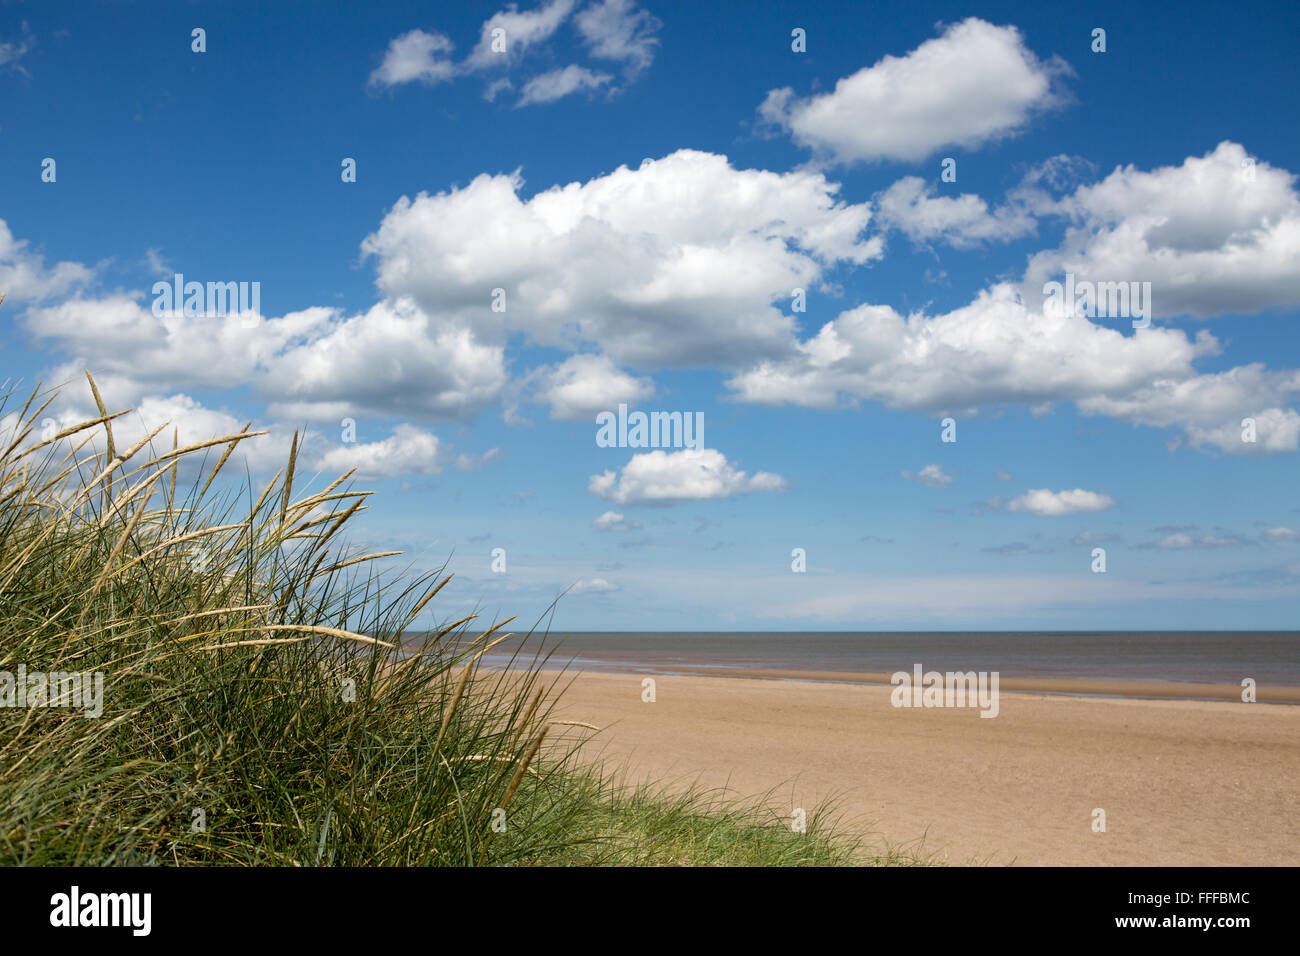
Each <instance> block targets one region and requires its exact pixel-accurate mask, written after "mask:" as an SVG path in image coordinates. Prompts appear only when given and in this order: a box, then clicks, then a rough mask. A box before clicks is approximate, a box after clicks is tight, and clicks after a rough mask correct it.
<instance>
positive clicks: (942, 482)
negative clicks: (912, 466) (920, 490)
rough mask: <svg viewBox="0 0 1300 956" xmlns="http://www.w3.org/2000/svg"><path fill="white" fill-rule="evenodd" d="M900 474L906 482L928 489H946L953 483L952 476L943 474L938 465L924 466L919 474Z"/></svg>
mask: <svg viewBox="0 0 1300 956" xmlns="http://www.w3.org/2000/svg"><path fill="white" fill-rule="evenodd" d="M901 474H902V476H903V477H904V478H906V479H907V480H908V481H914V482H916V483H917V484H918V485H925V486H926V487H928V488H947V487H948V486H949V485H951V484H952V482H953V477H952V475H947V474H944V471H943V469H942V468H941V467H939V466H938V465H926V466H925V467H924V468H922V469H921V470H920V471H919V472H914V471H904V472H902V473H901Z"/></svg>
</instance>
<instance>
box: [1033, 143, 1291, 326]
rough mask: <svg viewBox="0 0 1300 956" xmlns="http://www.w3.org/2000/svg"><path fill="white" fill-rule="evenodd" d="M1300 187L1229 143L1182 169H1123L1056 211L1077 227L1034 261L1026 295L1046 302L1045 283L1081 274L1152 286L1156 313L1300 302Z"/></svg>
mask: <svg viewBox="0 0 1300 956" xmlns="http://www.w3.org/2000/svg"><path fill="white" fill-rule="evenodd" d="M1295 181H1296V177H1295V176H1294V175H1293V174H1292V173H1288V172H1287V171H1286V170H1283V169H1278V168H1277V167H1275V166H1270V165H1269V164H1268V163H1266V162H1263V161H1259V162H1255V161H1254V160H1253V159H1252V158H1251V157H1250V156H1249V155H1248V154H1247V153H1246V150H1245V149H1244V148H1243V147H1242V146H1240V145H1239V144H1237V143H1232V142H1226V141H1225V142H1222V143H1220V144H1219V145H1218V146H1217V147H1216V148H1215V149H1214V150H1213V151H1212V152H1209V153H1207V154H1205V155H1204V156H1200V157H1195V156H1193V157H1188V158H1187V159H1186V160H1184V161H1183V163H1182V165H1181V166H1162V167H1160V168H1157V169H1154V170H1151V171H1150V172H1147V171H1143V170H1139V169H1136V168H1134V167H1133V166H1124V167H1121V168H1118V169H1116V170H1115V171H1114V172H1113V173H1111V174H1110V175H1109V176H1107V177H1106V178H1105V179H1104V180H1102V181H1101V182H1099V183H1097V184H1095V185H1090V186H1082V187H1080V188H1079V189H1077V190H1076V191H1075V192H1074V193H1073V194H1071V195H1069V196H1066V197H1065V198H1063V199H1061V200H1059V201H1058V202H1057V203H1055V204H1054V205H1053V206H1052V207H1051V210H1050V211H1054V212H1056V213H1058V214H1061V215H1064V216H1066V217H1068V218H1069V219H1070V221H1071V228H1069V229H1068V230H1067V233H1066V238H1065V241H1064V242H1063V243H1062V244H1061V246H1060V247H1059V248H1057V249H1054V250H1050V251H1045V252H1040V253H1038V254H1037V255H1035V256H1033V257H1032V259H1031V260H1030V263H1029V268H1028V270H1027V271H1026V274H1025V298H1026V300H1027V301H1031V302H1037V301H1038V299H1039V297H1041V294H1042V287H1043V284H1044V283H1045V282H1047V281H1051V280H1053V279H1056V280H1059V278H1060V276H1061V275H1063V274H1064V273H1067V272H1072V273H1074V275H1075V278H1076V281H1078V280H1087V281H1106V282H1121V281H1130V282H1131V281H1142V282H1150V283H1151V293H1152V302H1153V305H1154V314H1155V315H1156V316H1181V315H1188V316H1194V317H1198V318H1205V317H1208V316H1214V315H1221V314H1225V313H1240V314H1248V313H1253V312H1259V311H1262V310H1264V309H1271V308H1287V307H1294V306H1296V305H1300V269H1297V268H1296V262H1297V261H1300V195H1298V194H1297V192H1296V189H1295ZM1044 211H1047V210H1044Z"/></svg>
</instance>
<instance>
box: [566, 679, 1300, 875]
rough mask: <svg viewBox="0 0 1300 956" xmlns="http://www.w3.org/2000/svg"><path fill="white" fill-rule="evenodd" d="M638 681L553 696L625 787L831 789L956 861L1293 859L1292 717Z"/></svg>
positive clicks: (1296, 834)
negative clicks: (992, 708)
mask: <svg viewBox="0 0 1300 956" xmlns="http://www.w3.org/2000/svg"><path fill="white" fill-rule="evenodd" d="M644 677H645V675H643V674H626V675H622V674H604V673H586V674H581V675H579V676H578V677H577V678H576V680H575V681H574V683H573V684H572V686H571V687H570V688H569V690H568V692H567V693H566V694H565V696H564V699H563V702H562V704H561V710H562V711H563V713H564V715H565V716H567V717H571V718H579V719H583V720H589V721H592V722H594V723H596V724H599V725H601V726H602V727H605V728H606V730H605V732H604V733H602V734H600V735H598V736H597V737H596V738H595V740H594V741H593V742H592V743H590V744H588V745H587V752H588V753H590V754H591V755H592V757H593V758H594V757H597V756H600V757H602V758H603V759H606V760H610V761H613V762H622V761H626V762H627V765H628V767H629V769H630V770H631V772H632V775H633V777H634V778H637V779H657V780H664V779H669V778H676V779H686V778H689V779H698V780H699V781H701V782H703V783H705V784H707V785H710V786H722V785H726V784H730V786H731V787H732V788H734V789H735V790H738V791H740V792H742V793H746V794H751V793H759V792H763V791H765V790H767V789H769V788H770V787H773V786H776V785H779V784H786V786H784V788H783V789H782V790H781V791H780V793H781V794H782V795H783V796H789V798H790V803H791V808H793V807H796V806H804V807H807V806H810V805H811V804H813V803H814V802H816V801H817V800H818V799H819V798H822V797H826V796H831V795H838V796H839V797H840V798H841V805H842V807H843V809H844V810H845V811H846V812H847V813H848V814H849V815H851V816H852V817H853V818H855V819H856V820H858V821H859V822H861V823H863V824H870V829H872V830H874V831H879V832H881V833H883V834H885V835H886V836H887V837H889V838H890V839H891V840H893V841H894V842H906V841H909V840H912V839H916V838H919V837H921V836H922V835H923V834H924V835H925V836H926V847H927V848H928V849H929V850H931V851H936V852H939V853H940V854H942V856H944V857H946V859H947V860H948V861H949V862H956V863H960V862H971V861H974V862H989V863H993V864H1000V863H1013V862H1014V863H1017V864H1043V865H1051V864H1092V865H1162V864H1199V865H1266V864H1267V865H1297V864H1300V707H1295V706H1288V705H1284V704H1282V705H1279V704H1267V703H1255V704H1244V703H1240V702H1235V703H1232V702H1221V701H1202V700H1185V699H1165V700H1147V699H1116V698H1100V697H1071V696H1049V695H1043V694H1032V693H1004V694H1003V695H1002V698H1001V707H1000V712H999V714H998V716H997V717H996V718H994V719H982V718H980V717H979V712H978V711H977V710H975V709H960V708H951V709H904V708H895V707H893V706H891V704H890V688H889V687H879V686H870V685H853V684H842V683H811V682H795V681H774V680H756V679H746V678H729V677H700V676H683V677H674V676H662V675H657V676H656V677H655V680H656V684H657V686H656V700H655V702H654V703H645V702H643V701H642V684H641V682H642V680H643V679H644ZM1007 683H1008V682H1007V681H1004V682H1003V687H1004V689H1005V688H1006V685H1007ZM1061 689H1065V688H1061ZM1093 692H1097V693H1103V692H1106V691H1100V690H1094V691H1093ZM1238 693H1239V692H1238ZM1207 696H1208V695H1207ZM1097 808H1100V809H1102V810H1104V811H1105V813H1106V824H1107V828H1106V832H1104V833H1095V832H1093V828H1092V822H1093V811H1094V809H1097Z"/></svg>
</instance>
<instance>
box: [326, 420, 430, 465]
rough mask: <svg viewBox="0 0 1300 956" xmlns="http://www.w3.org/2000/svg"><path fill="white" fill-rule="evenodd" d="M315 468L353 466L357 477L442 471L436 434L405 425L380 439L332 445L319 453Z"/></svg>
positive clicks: (399, 426)
mask: <svg viewBox="0 0 1300 956" xmlns="http://www.w3.org/2000/svg"><path fill="white" fill-rule="evenodd" d="M318 467H320V468H321V469H323V470H325V471H330V472H338V473H340V474H341V473H343V472H345V471H347V470H348V469H349V468H356V469H357V477H358V478H372V479H373V478H392V477H395V476H397V475H436V474H439V473H440V472H441V471H442V465H441V462H440V460H439V441H438V436H437V435H434V434H432V433H430V432H426V431H421V430H420V429H418V428H415V427H414V426H411V425H406V424H402V425H398V426H397V428H395V429H394V430H393V434H392V435H390V436H389V437H388V438H385V439H383V440H382V441H377V442H370V443H366V444H351V443H350V444H344V445H339V446H337V447H335V448H331V449H330V450H329V451H327V452H325V453H324V454H323V455H321V457H320V459H319V465H318Z"/></svg>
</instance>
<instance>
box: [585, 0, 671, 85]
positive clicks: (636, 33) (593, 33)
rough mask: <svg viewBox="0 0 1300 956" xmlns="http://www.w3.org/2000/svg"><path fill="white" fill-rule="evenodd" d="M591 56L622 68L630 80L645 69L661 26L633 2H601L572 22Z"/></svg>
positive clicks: (656, 43) (652, 57) (590, 7)
mask: <svg viewBox="0 0 1300 956" xmlns="http://www.w3.org/2000/svg"><path fill="white" fill-rule="evenodd" d="M574 19H575V22H576V23H577V26H578V32H579V33H581V34H582V37H583V39H584V40H585V41H586V43H587V46H588V47H589V48H590V49H591V55H592V56H594V57H597V58H598V59H602V60H614V61H616V62H620V63H623V64H624V67H625V69H626V70H627V72H628V74H629V76H634V75H636V74H638V73H640V72H642V71H643V70H645V69H646V68H648V67H649V66H650V64H651V62H653V60H654V56H655V48H656V47H657V46H658V45H659V40H658V39H657V38H656V37H655V33H656V32H658V30H659V28H660V27H661V26H663V24H662V23H661V22H660V21H659V20H658V19H657V18H656V17H654V16H652V15H651V14H650V13H648V12H647V11H645V10H639V9H637V7H636V4H635V3H633V2H632V0H601V2H598V3H593V4H591V5H590V6H588V7H587V8H586V9H584V10H583V11H582V12H581V13H579V14H578V15H577V17H575V18H574Z"/></svg>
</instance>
